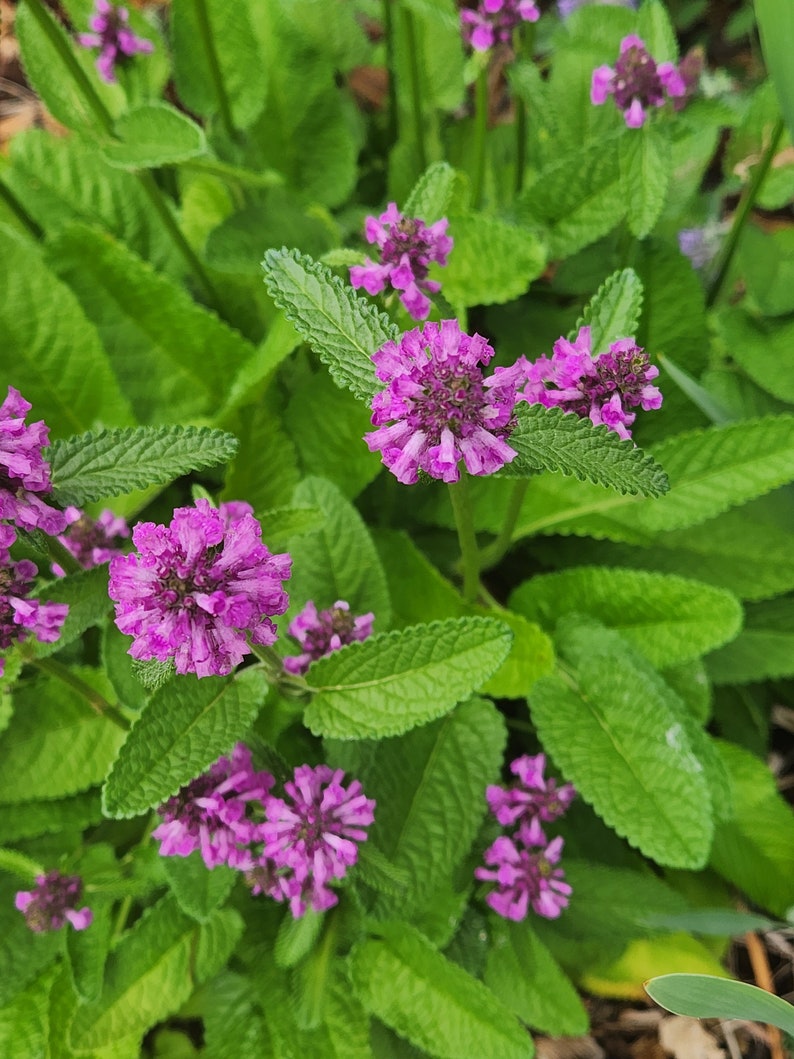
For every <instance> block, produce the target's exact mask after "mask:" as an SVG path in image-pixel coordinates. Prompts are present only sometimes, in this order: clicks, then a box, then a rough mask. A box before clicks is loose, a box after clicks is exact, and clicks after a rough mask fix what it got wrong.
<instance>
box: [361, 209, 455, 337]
mask: <svg viewBox="0 0 794 1059" xmlns="http://www.w3.org/2000/svg"><path fill="white" fill-rule="evenodd" d="M448 224H449V222H448V221H447V220H446V218H444V219H442V220H440V221H436V223H435V224H431V225H429V226H428V225H426V224H425V223H424V221H422V220H420V219H419V218H418V217H405V216H403V214H402V213H400V211H399V210H398V209H397V204H396V203H394V202H390V203H389V205H388V208H387V209H386V211H385V212H384V213H382V214H381V215H380V217H377V218H376V217H367V220H366V223H365V226H364V234H365V235H366V237H367V242H368V243H374V244H375V245H377V247H378V250H379V251H380V263H377V262H375V261H372V260H370V258H367V259H366V261H365V263H364V264H363V265H352V266H351V268H350V282H351V283H352V284H353V286H354V287H355V288H356V289H358V288H359V287H363V288H364V290H365V291H366V292H367V293H368V294H380V292H381V291H382V290H383V289H384V288H385V287H386V285H387V284H389V285H390V286H391V287H392V288H393V289H394V290H396V291H399V292H400V301H401V302H402V303H403V305H404V306H405V308H406V309H407V310H408V312H409V313H410V314H411V316H412V317H413V318H414V320H424V319H425V318H426V316H427V315H428V313H429V312H430V299H429V298H428V297H427V295H428V294H435V293H436V292H437V291H439V290H441V284H440V283H438V282H437V281H435V280H431V279H428V278H427V274H428V269H429V267H430V263H431V262H432V261H435V262H437V263H438V264H439V265H446V263H447V255H448V254H449V252H450V250H452V246H453V243H452V239H451V238H450V237H449V236H448V235H447V234H446V231H447V225H448Z"/></svg>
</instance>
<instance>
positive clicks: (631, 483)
mask: <svg viewBox="0 0 794 1059" xmlns="http://www.w3.org/2000/svg"><path fill="white" fill-rule="evenodd" d="M515 418H516V427H515V429H514V430H513V433H512V434H511V435H510V438H509V443H510V446H511V448H513V449H515V450H516V452H517V453H518V455H517V456H516V458H515V460H513V462H512V463H509V464H507V465H506V466H505V467H504V468H503V469H502V471H501V472H500V473H501V475H502V477H509V478H526V477H529V476H530V475H532V474H537V473H538V471H557V472H559V473H560V474H564V475H573V476H574V477H576V478H578V479H579V481H591V482H595V483H597V484H598V485H602V486H606V487H608V488H610V489H615V490H617V491H618V492H620V493H624V494H625V493H633V494H637V493H639V494H641V495H643V496H661V495H662V494H663V493H665V492H666V491H667V489H668V482H667V475H666V474H665V472H664V470H663V469H662V467H661V466H660V465H659V464H658V463H657V462H656V461H655V460H654V459H653V457H652V456H649V455H648V454H647V453H645V452H643V451H642V450H641V449H638V448H637V447H636V445H634V443H633V442H632V441H631V440H630V439H625V440H624V439H622V438H620V437H618V435H617V434H616V433H615V432H614V431H613V430H609V429H608V428H607V427H606V426H603V425H601V426H593V424H592V423H591V422H590V420H589V419H580V418H579V417H578V416H576V415H573V414H571V413H565V412H562V411H560V409H559V408H544V407H543V406H542V405H539V404H527V403H526V402H525V401H522V402H520V403H519V404H518V405H517V406H516V410H515Z"/></svg>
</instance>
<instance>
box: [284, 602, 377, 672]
mask: <svg viewBox="0 0 794 1059" xmlns="http://www.w3.org/2000/svg"><path fill="white" fill-rule="evenodd" d="M374 620H375V615H374V614H372V613H368V614H361V615H359V616H358V617H354V615H352V614H351V613H350V604H349V603H346V602H345V601H344V600H343V599H338V600H337V601H336V603H334V605H333V607H330V608H329V609H328V610H321V611H318V610H317V607H316V606H315V604H314V603H313V602H312V600H309V602H308V603H307V604H306V606H305V607H304V608H303V610H302V611H301V612H300V614H298V615H297V616H296V617H295V618H293V619H292V621H291V622H290V623H289V626H288V630H287V631H288V632H289V634H290V636H292V637H293V638H294V639H295V640H297V641H298V643H299V644H300V646H301V648H302V651H301V653H300V654H299V655H288V656H287V657H286V658H285V659H284V668H285V669H286V671H287V672H288V673H293V674H295V675H300V674H302V673H305V672H306V670H307V669H308V668H309V666H310V665H311V663H312V662H315V661H316V660H317V659H318V658H325V657H326V655H329V654H331V653H332V652H333V651H338V650H339V648H340V647H344V645H345V644H349V643H354V642H355V641H356V640H366V639H367V637H368V636H371V635H372V624H373V622H374Z"/></svg>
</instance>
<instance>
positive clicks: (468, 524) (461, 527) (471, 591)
mask: <svg viewBox="0 0 794 1059" xmlns="http://www.w3.org/2000/svg"><path fill="white" fill-rule="evenodd" d="M449 495H450V499H451V500H452V511H453V512H454V515H455V525H456V527H457V530H458V542H459V544H460V559H461V566H462V568H463V598H464V599H465V600H466V602H467V603H473V602H474V601H475V600H476V599H477V596H478V594H479V591H480V555H479V552H478V550H477V537H476V535H475V533H474V518H473V516H472V510H471V498H470V496H469V479H468V477H467V475H466V472H465V471H464V473H463V474H462V475H461V477H460V481H458V482H450V483H449Z"/></svg>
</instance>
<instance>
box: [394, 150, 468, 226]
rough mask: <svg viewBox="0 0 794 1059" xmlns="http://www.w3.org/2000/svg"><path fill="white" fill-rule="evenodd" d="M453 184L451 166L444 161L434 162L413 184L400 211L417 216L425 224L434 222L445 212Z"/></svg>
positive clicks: (453, 176) (453, 172)
mask: <svg viewBox="0 0 794 1059" xmlns="http://www.w3.org/2000/svg"><path fill="white" fill-rule="evenodd" d="M454 185H455V170H454V169H453V168H452V166H450V165H448V164H447V163H446V162H434V163H433V164H432V165H431V166H429V167H428V168H427V169H426V170H425V171H424V173H422V175H421V176H420V177H419V179H418V180H417V182H416V183H415V184H414V186H413V188H412V190H411V194H410V195H409V196H408V198H407V199H406V200H405V205H404V206H403V210H402V212H403V213H404V214H405V216H406V217H418V218H419V219H420V220H422V221H424V222H425V224H435V222H436V221H440V220H441V218H442V217H443V216H444V215H445V214H446V212H447V207H448V206H449V200H450V199H451V197H452V189H453V187H454Z"/></svg>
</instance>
